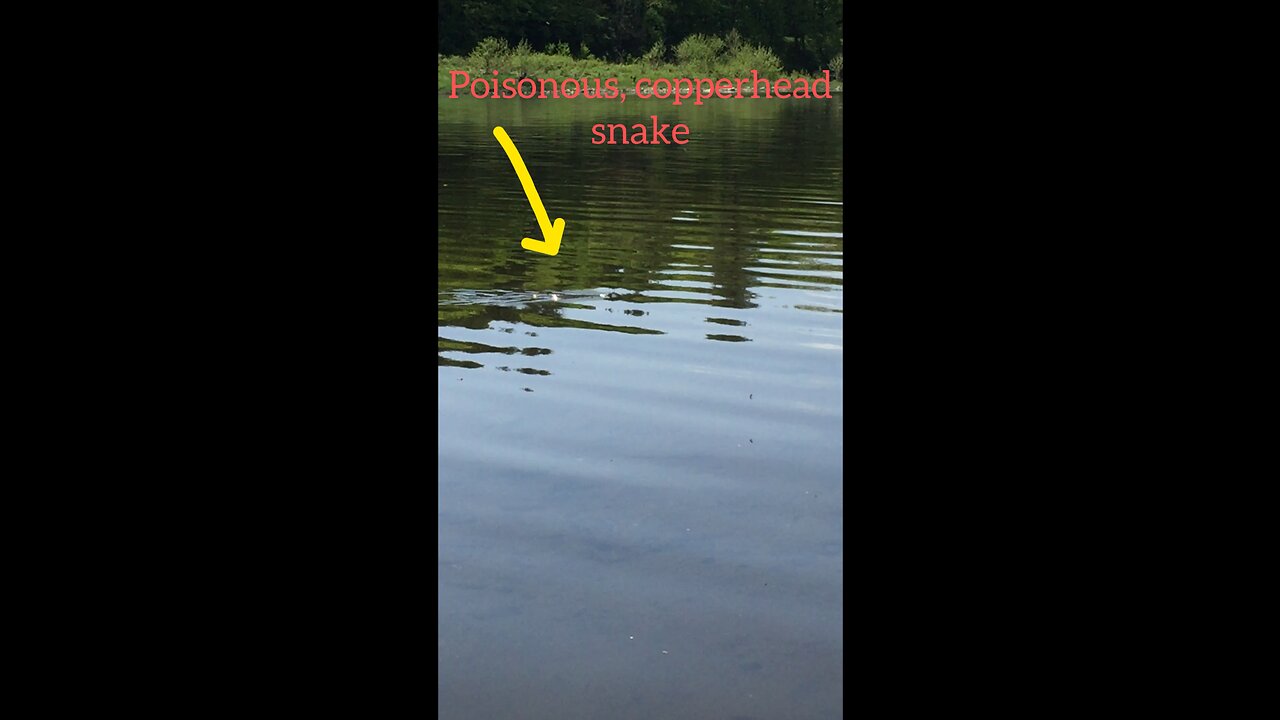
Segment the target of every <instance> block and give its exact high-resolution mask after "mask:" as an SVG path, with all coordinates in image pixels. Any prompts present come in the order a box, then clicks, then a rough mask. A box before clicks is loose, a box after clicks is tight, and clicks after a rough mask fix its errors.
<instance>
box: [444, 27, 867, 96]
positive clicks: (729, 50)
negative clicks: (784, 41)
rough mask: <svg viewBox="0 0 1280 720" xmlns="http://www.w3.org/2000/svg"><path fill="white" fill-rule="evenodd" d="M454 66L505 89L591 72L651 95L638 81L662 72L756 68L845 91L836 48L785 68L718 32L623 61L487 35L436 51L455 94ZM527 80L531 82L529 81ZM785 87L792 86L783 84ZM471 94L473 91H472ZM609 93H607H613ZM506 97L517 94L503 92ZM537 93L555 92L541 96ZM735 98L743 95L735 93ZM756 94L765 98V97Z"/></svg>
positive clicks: (630, 92)
mask: <svg viewBox="0 0 1280 720" xmlns="http://www.w3.org/2000/svg"><path fill="white" fill-rule="evenodd" d="M451 71H463V72H466V73H467V75H468V76H469V77H470V78H471V81H472V82H474V81H476V80H485V81H488V82H491V83H492V82H494V81H499V82H501V83H502V84H503V86H504V87H503V90H504V92H505V91H506V81H507V80H517V81H519V80H523V79H525V78H529V79H533V80H534V82H537V81H538V80H539V79H544V78H545V79H549V80H555V81H556V82H557V83H558V82H560V81H561V80H562V79H569V78H573V79H583V78H586V79H590V80H593V81H594V80H597V79H598V80H600V81H601V82H603V81H605V80H607V79H609V78H615V79H616V81H617V87H618V88H619V89H620V90H621V91H622V92H625V93H626V95H627V97H637V96H638V97H641V98H649V97H652V95H649V96H646V95H643V94H637V93H636V92H635V88H636V84H637V82H638V81H640V80H644V79H649V80H657V79H659V78H663V79H666V80H668V81H674V80H676V79H688V80H690V81H693V82H696V81H697V80H699V79H703V80H706V81H714V80H717V79H721V78H723V79H726V80H728V79H737V78H748V77H751V76H752V75H751V73H752V72H753V71H755V72H756V73H758V77H759V78H761V79H767V80H768V81H769V84H770V86H771V87H772V86H773V84H774V83H775V82H776V81H778V80H787V81H788V84H789V85H790V86H791V87H792V88H795V87H796V86H797V83H798V82H799V83H803V84H804V85H805V86H812V84H813V82H814V81H815V80H817V81H824V84H826V81H829V83H830V86H829V87H830V92H831V93H832V94H835V93H839V92H843V90H844V56H843V53H840V54H837V55H836V56H835V57H834V58H832V59H831V61H830V62H829V63H828V64H826V65H824V66H823V67H822V68H821V69H820V70H819V71H818V72H802V71H795V70H785V69H783V67H782V63H781V62H780V61H779V60H778V58H777V56H775V55H774V54H773V53H772V52H770V51H769V50H767V49H765V48H761V47H757V46H754V45H750V44H748V43H741V42H735V43H733V44H729V43H726V42H723V41H720V40H718V39H716V38H705V37H701V36H698V37H695V38H688V39H687V40H686V41H685V42H683V43H681V44H680V46H679V47H677V48H673V49H670V50H668V49H664V48H663V47H662V46H661V44H660V43H659V44H658V45H655V47H654V48H653V49H652V50H651V51H650V52H649V53H646V55H645V57H642V58H626V59H624V60H623V61H622V62H608V61H605V60H601V59H599V58H596V57H593V56H592V55H591V54H590V53H587V54H585V55H580V56H578V57H574V56H572V55H570V54H568V52H567V48H562V49H561V50H560V51H559V52H534V51H533V50H532V49H530V47H529V46H528V44H527V43H520V44H519V45H517V46H515V47H511V46H509V45H508V44H507V43H506V42H505V41H502V40H495V39H493V38H487V39H486V40H484V41H482V42H481V43H480V44H479V45H477V46H476V48H475V49H474V50H472V51H471V53H470V54H468V55H465V56H462V55H455V56H451V57H446V56H444V55H439V56H437V64H436V89H437V91H438V92H439V93H440V94H442V95H446V96H447V95H450V94H451V92H450V89H451V87H452V85H451V78H450V72H451ZM525 86H526V87H528V85H527V83H526V85H525ZM685 88H687V86H685ZM685 88H682V89H685ZM701 89H703V90H706V89H707V88H706V83H704V84H703V85H702V88H701ZM784 90H787V88H785V87H784ZM458 94H459V97H461V96H462V95H463V94H464V93H463V92H462V91H461V90H459V93H458ZM466 94H467V95H470V93H466ZM539 94H541V93H539ZM548 94H549V93H548ZM605 94H606V95H608V94H609V93H605ZM787 94H788V95H790V94H791V93H790V92H788V93H787ZM824 94H825V93H824ZM744 95H745V93H744ZM615 97H616V96H615ZM681 97H682V98H684V97H691V93H690V92H688V91H687V90H686V92H684V93H682V94H681ZM702 97H704V98H707V97H710V98H711V99H727V98H717V97H715V95H714V94H712V95H707V94H705V93H704V94H703V95H702ZM478 99H482V98H478ZM504 99H514V98H513V97H504ZM524 99H535V98H524ZM536 99H551V98H550V97H547V98H541V97H539V98H536ZM556 99H576V98H556ZM587 99H595V98H587ZM603 99H611V98H603ZM657 99H662V97H661V96H659V97H658V98H657ZM730 99H743V98H736V97H735V98H730ZM753 99H760V100H763V99H766V98H763V97H761V98H753ZM768 99H772V98H768ZM780 99H784V100H785V99H791V98H790V97H785V98H780ZM798 99H804V98H798Z"/></svg>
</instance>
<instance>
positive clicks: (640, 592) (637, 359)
mask: <svg viewBox="0 0 1280 720" xmlns="http://www.w3.org/2000/svg"><path fill="white" fill-rule="evenodd" d="M439 103H440V108H439V111H438V112H439V120H440V135H439V139H438V143H439V148H438V150H439V179H438V191H439V212H440V216H439V240H438V241H439V279H440V294H439V298H438V318H439V349H438V360H439V365H438V369H437V372H438V380H439V391H438V394H439V409H438V412H439V424H440V430H439V442H440V451H439V458H438V464H439V478H440V479H439V488H438V491H439V497H438V500H439V510H438V511H439V557H438V562H439V565H438V590H439V610H438V626H439V645H438V649H437V652H438V659H439V677H438V681H439V713H440V717H441V718H442V719H446V720H448V719H453V718H556V719H557V720H573V719H575V718H644V719H645V720H651V719H654V718H677V719H679V718H698V719H701V720H707V719H716V718H723V719H726V720H728V719H731V718H732V719H737V720H742V719H744V718H760V719H765V718H791V719H799V718H839V717H841V716H842V714H843V712H842V711H843V701H844V684H843V670H844V668H843V660H842V655H843V651H844V644H843V631H844V617H843V583H844V552H843V511H844V493H843V477H842V476H843V464H842V442H843V440H842V432H843V423H844V415H843V409H842V394H843V382H842V374H841V373H842V364H843V361H844V323H843V318H844V315H843V311H844V286H843V256H844V227H843V214H844V205H843V171H842V167H841V162H842V155H843V134H842V130H841V115H842V113H843V96H841V95H836V96H835V98H834V99H832V100H815V101H777V100H774V101H767V100H734V101H727V102H726V101H721V102H709V103H708V104H707V105H704V106H701V107H695V106H692V105H688V104H686V105H684V106H681V107H673V106H672V105H671V104H670V102H669V101H661V100H647V101H641V100H639V99H637V98H628V99H627V101H626V102H625V103H617V102H616V101H614V102H609V101H565V100H544V101H537V100H530V101H521V100H496V101H485V100H474V99H469V98H468V99H462V98H459V99H457V100H449V99H447V98H444V97H441V98H440V99H439ZM650 115H657V116H658V118H659V123H660V124H663V123H670V124H672V125H674V124H675V123H677V122H684V123H687V124H688V126H689V128H690V132H689V140H690V142H689V144H688V145H683V146H675V145H671V146H665V145H664V146H622V145H616V146H609V145H592V144H591V137H592V134H591V126H592V124H594V123H596V122H610V121H613V122H627V123H635V122H647V123H650V124H651V123H652V121H651V120H650V119H649V116H650ZM497 125H501V126H502V127H504V128H505V129H506V131H507V132H508V134H509V135H510V136H511V138H512V140H513V142H514V143H515V146H516V147H517V148H518V149H519V151H520V153H521V155H522V156H523V158H524V161H525V164H526V165H527V166H528V168H529V171H530V173H531V175H532V177H533V180H534V182H535V183H536V185H537V189H538V191H539V193H540V194H541V197H542V200H543V202H544V203H545V204H546V207H547V211H548V212H549V213H550V214H551V218H552V219H554V218H557V217H563V218H564V219H565V224H566V230H565V234H564V240H563V244H562V246H561V249H560V253H559V254H558V255H557V256H555V257H549V256H546V255H541V254H537V253H533V252H530V251H527V250H524V249H522V248H521V247H520V239H521V238H523V237H526V236H528V237H533V238H536V239H541V238H542V234H541V232H540V231H539V230H538V228H537V223H536V221H535V219H534V215H533V212H532V210H531V209H530V207H529V202H528V200H527V199H526V197H525V195H524V192H523V190H522V189H521V187H520V183H519V181H518V179H517V178H516V175H515V172H514V171H513V170H512V167H511V163H510V162H509V161H508V159H507V157H506V155H505V154H504V152H503V150H502V148H501V146H500V145H499V144H498V141H497V140H496V139H495V138H494V136H493V128H494V127H495V126H497ZM553 296H554V297H553Z"/></svg>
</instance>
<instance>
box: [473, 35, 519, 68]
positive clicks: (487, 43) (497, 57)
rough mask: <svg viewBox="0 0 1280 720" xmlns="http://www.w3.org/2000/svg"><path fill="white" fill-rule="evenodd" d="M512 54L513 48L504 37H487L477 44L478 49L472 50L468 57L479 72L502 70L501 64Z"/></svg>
mask: <svg viewBox="0 0 1280 720" xmlns="http://www.w3.org/2000/svg"><path fill="white" fill-rule="evenodd" d="M510 54H511V48H510V47H509V46H508V45H507V41H506V40H505V39H503V38H493V37H487V38H485V39H484V40H481V41H480V44H478V45H476V49H475V50H472V51H471V56H470V57H469V58H468V60H469V64H470V65H471V66H472V67H474V68H475V69H476V70H477V71H478V72H485V71H487V70H501V69H502V67H500V66H501V65H503V64H505V63H504V61H505V60H506V59H507V57H508V56H509V55H510Z"/></svg>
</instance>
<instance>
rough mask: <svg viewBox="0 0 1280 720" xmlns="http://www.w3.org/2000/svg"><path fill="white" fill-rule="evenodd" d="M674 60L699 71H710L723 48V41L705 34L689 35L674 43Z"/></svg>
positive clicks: (716, 62)
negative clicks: (678, 42)
mask: <svg viewBox="0 0 1280 720" xmlns="http://www.w3.org/2000/svg"><path fill="white" fill-rule="evenodd" d="M675 50H676V61H677V62H679V63H680V64H681V65H683V66H685V67H687V68H689V69H690V70H696V71H699V72H711V71H712V70H713V69H714V68H715V67H716V65H717V64H718V61H719V59H720V53H721V51H723V50H724V41H723V40H721V39H720V38H718V37H709V36H707V35H690V36H689V37H687V38H685V39H684V40H681V41H680V44H679V45H676V48H675Z"/></svg>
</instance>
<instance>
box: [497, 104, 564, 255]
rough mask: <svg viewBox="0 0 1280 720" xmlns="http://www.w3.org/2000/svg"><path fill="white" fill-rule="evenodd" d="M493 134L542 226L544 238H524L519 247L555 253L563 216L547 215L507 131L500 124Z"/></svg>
mask: <svg viewBox="0 0 1280 720" xmlns="http://www.w3.org/2000/svg"><path fill="white" fill-rule="evenodd" d="M493 136H494V137H496V138H498V142H499V143H501V144H502V149H503V150H506V151H507V159H508V160H510V161H511V166H512V167H514V168H515V169H516V175H517V176H519V178H520V184H521V185H523V186H524V194H525V195H528V196H529V204H530V205H532V206H533V214H534V215H535V216H536V217H537V218H538V227H540V228H542V236H543V237H544V238H546V239H545V240H534V239H533V238H525V239H524V240H521V241H520V247H522V248H524V249H525V250H532V251H533V252H537V253H542V254H544V255H555V254H556V253H558V252H560V239H561V238H562V237H564V218H556V221H555V222H554V223H553V222H551V218H550V217H548V216H547V209H546V208H544V207H543V206H542V199H541V198H539V197H538V189H537V188H535V187H534V186H533V178H531V177H529V168H526V167H525V166H524V160H521V159H520V151H519V150H516V145H515V143H513V142H511V138H510V137H508V136H507V131H506V130H503V129H502V127H501V126H499V127H495V128H494V129H493Z"/></svg>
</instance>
